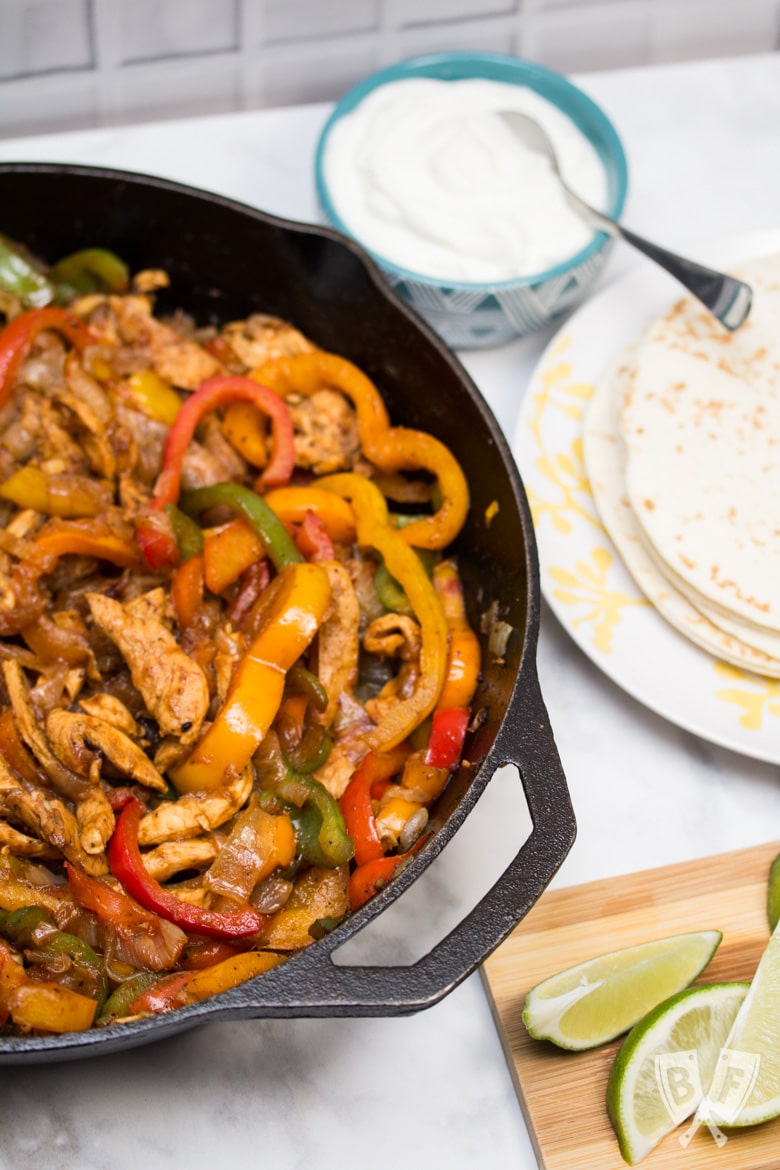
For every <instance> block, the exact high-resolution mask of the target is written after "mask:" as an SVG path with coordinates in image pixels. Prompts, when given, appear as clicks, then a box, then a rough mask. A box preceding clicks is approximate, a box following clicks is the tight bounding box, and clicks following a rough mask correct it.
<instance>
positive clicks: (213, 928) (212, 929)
mask: <svg viewBox="0 0 780 1170" xmlns="http://www.w3.org/2000/svg"><path fill="white" fill-rule="evenodd" d="M140 818H141V806H140V804H139V803H138V801H137V800H135V799H134V800H131V801H128V803H127V804H126V805H125V807H124V808H123V810H122V812H121V813H120V815H119V819H118V820H117V823H116V828H115V829H114V834H113V836H112V838H111V840H110V842H109V845H108V861H109V865H110V866H111V872H112V873H113V875H114V877H116V878H118V879H119V881H120V882H121V883H122V885H123V886H124V887H125V889H126V890H127V892H128V894H130V895H131V897H133V898H135V899H136V901H138V902H140V904H141V905H142V906H145V907H146V909H147V910H152V911H154V913H155V914H159V915H160V917H161V918H167V919H168V921H170V922H175V923H176V925H177V926H180V927H181V928H182V930H193V931H197V933H198V934H205V935H208V937H209V938H246V937H247V936H248V935H251V934H257V932H258V931H259V930H260V929H261V928H262V927H263V926H264V925H265V924H266V923H267V922H268V918H267V917H266V916H264V915H262V914H258V913H257V911H256V910H253V909H252V908H251V907H249V906H247V907H246V909H243V910H234V911H230V912H228V913H225V914H221V913H220V912H219V911H217V910H204V909H203V907H201V906H193V905H191V904H190V903H189V902H183V901H182V900H181V898H177V897H176V895H175V894H172V893H170V892H169V891H168V890H166V889H164V888H163V887H162V886H161V885H160V883H159V882H158V881H155V879H154V878H153V877H151V876H150V874H149V873H147V870H146V867H145V866H144V861H143V857H142V856H141V850H140V849H139V848H138V822H139V821H140Z"/></svg>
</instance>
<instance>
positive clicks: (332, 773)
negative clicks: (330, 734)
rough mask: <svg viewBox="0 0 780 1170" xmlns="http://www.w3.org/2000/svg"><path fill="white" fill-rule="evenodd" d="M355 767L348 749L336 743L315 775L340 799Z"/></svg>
mask: <svg viewBox="0 0 780 1170" xmlns="http://www.w3.org/2000/svg"><path fill="white" fill-rule="evenodd" d="M355 767H356V763H355V761H354V760H352V759H351V758H350V756H349V755H348V754H347V751H346V750H345V749H344V748H343V747H342V746H341V745H340V744H337V743H334V745H333V747H332V748H331V749H330V754H329V756H328V758H327V760H326V761H325V763H324V764H323V765H322V767H321V768H318V769H317V771H316V772H314V773H313V776H314V779H315V780H319V782H320V784H322V786H323V788H327V790H328V792H329V793H330V794H331V796H332V797H333V798H334V800H340V799H341V797H342V796H343V794H344V789H345V788H346V787H347V785H348V784H349V782H350V780H351V778H352V773H353V772H354V771H355Z"/></svg>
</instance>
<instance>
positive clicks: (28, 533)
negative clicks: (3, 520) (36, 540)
mask: <svg viewBox="0 0 780 1170" xmlns="http://www.w3.org/2000/svg"><path fill="white" fill-rule="evenodd" d="M45 519H46V517H45V516H44V515H43V513H41V512H36V511H35V509H34V508H22V510H21V512H17V513H16V515H15V516H14V517H13V519H12V520H9V522H8V523H7V524H6V526H5V534H6V536H14V537H16V539H17V540H29V539H31V537H33V536H35V534H36V532H37V531H38V529H39V528H40V527H41V524H43V522H44V520H45Z"/></svg>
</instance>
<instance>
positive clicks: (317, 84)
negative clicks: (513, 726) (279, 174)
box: [0, 0, 780, 136]
mask: <svg viewBox="0 0 780 1170" xmlns="http://www.w3.org/2000/svg"><path fill="white" fill-rule="evenodd" d="M779 24H780V0H0V30H1V31H0V136H7V135H10V134H20V133H36V132H39V131H41V132H43V131H51V130H58V129H70V128H73V127H75V126H100V125H112V124H117V123H122V122H132V121H144V120H146V121H148V120H153V119H156V118H167V117H178V116H182V115H188V114H197V113H203V112H214V113H217V112H221V111H225V110H234V109H247V108H252V107H255V106H273V105H292V104H297V103H302V102H310V101H325V100H329V99H332V98H335V97H337V96H338V95H339V94H340V93H342V92H343V91H344V90H345V89H347V88H348V87H349V86H350V85H352V84H354V82H356V81H358V80H359V79H360V78H361V77H363V76H365V74H367V73H369V72H371V70H373V69H375V68H377V67H379V66H383V65H388V64H391V63H392V62H393V61H397V60H400V59H401V58H403V57H407V56H411V55H413V54H416V53H424V52H436V51H443V50H448V49H484V50H488V51H492V52H499V53H515V54H517V55H519V56H524V57H530V58H531V59H532V60H536V61H539V62H540V63H542V64H545V65H548V66H550V67H551V68H554V69H558V70H560V71H561V72H565V73H571V72H579V73H584V72H587V71H588V70H593V69H612V68H619V67H622V66H631V65H641V64H647V63H651V62H653V63H655V62H661V61H676V60H684V59H687V58H696V57H709V56H728V55H731V54H737V53H753V52H768V51H774V50H776V49H777V48H778V27H779Z"/></svg>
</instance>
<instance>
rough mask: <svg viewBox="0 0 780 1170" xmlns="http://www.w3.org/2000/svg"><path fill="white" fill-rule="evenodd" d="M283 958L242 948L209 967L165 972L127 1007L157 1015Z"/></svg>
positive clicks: (223, 988) (207, 995) (242, 979)
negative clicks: (170, 973) (242, 949)
mask: <svg viewBox="0 0 780 1170" xmlns="http://www.w3.org/2000/svg"><path fill="white" fill-rule="evenodd" d="M283 962H284V956H282V955H277V954H274V953H273V952H272V951H241V952H239V953H238V954H235V955H232V956H231V957H229V958H226V959H223V960H222V961H221V962H219V963H213V964H212V965H211V966H208V967H200V968H198V969H196V970H188V971H178V972H176V973H174V974H173V975H166V976H164V978H162V979H158V980H157V981H156V982H155V983H153V984H152V985H151V987H147V988H146V989H145V990H144V991H142V992H141V993H140V995H138V996H136V998H135V999H134V1000H133V1001H132V1003H131V1004H130V1005H129V1007H128V1014H129V1015H133V1016H135V1015H145V1014H153V1015H157V1014H159V1013H161V1012H168V1011H171V1010H172V1009H173V1008H177V1007H184V1006H185V1005H186V1004H188V1003H197V1002H198V1001H199V1000H202V999H210V998H211V996H212V995H218V994H219V992H220V991H229V990H230V988H231V987H238V986H239V984H241V983H246V981H247V979H253V978H254V977H255V975H262V974H264V973H265V972H266V971H270V970H271V969H272V968H273V967H278V966H279V964H280V963H283Z"/></svg>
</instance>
